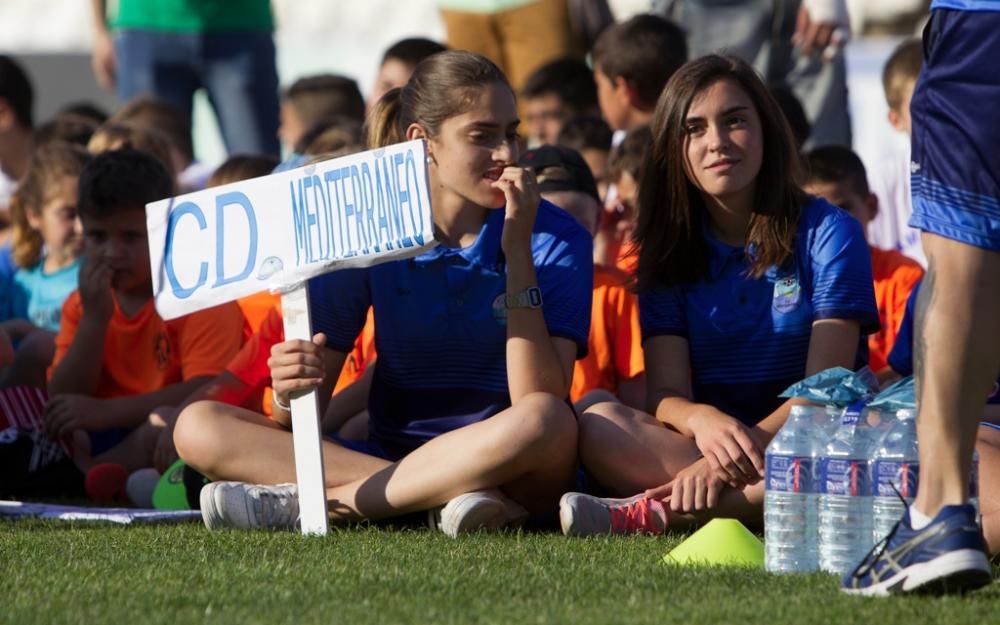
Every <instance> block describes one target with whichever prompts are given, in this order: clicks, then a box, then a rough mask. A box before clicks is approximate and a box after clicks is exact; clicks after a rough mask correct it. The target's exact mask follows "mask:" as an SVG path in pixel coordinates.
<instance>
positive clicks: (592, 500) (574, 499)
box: [559, 493, 667, 536]
mask: <svg viewBox="0 0 1000 625" xmlns="http://www.w3.org/2000/svg"><path fill="white" fill-rule="evenodd" d="M559 523H560V525H562V531H563V534H565V535H566V536H599V535H604V534H655V535H659V534H662V533H663V532H664V530H666V529H667V511H666V509H665V508H664V507H663V502H662V501H657V500H655V499H649V498H647V497H645V496H644V495H636V496H635V497H629V498H628V499H610V498H601V497H593V496H591V495H584V494H583V493H566V494H565V495H563V496H562V499H560V500H559Z"/></svg>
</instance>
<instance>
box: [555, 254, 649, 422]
mask: <svg viewBox="0 0 1000 625" xmlns="http://www.w3.org/2000/svg"><path fill="white" fill-rule="evenodd" d="M626 279H627V277H626V276H625V274H623V273H622V272H620V271H618V270H615V269H608V268H605V267H600V266H596V267H594V297H593V311H592V313H591V320H590V337H589V338H588V340H587V344H588V352H587V356H586V358H583V359H582V360H577V361H576V364H575V365H574V367H573V385H572V387H571V388H570V395H569V396H570V399H571V400H572V401H574V402H575V401H577V400H579V399H580V398H581V397H583V396H584V395H586V394H587V393H589V392H590V391H592V390H594V389H605V390H607V391H610V392H611V393H614V394H617V393H618V381H619V380H627V379H630V378H634V377H635V376H637V375H640V374H641V373H643V372H644V371H645V364H644V363H643V354H642V332H641V331H640V329H639V306H638V302H637V298H636V296H635V293H632V292H631V291H629V290H628V288H626V287H625V286H624V283H625V280H626Z"/></svg>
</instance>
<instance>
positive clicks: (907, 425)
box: [872, 408, 920, 543]
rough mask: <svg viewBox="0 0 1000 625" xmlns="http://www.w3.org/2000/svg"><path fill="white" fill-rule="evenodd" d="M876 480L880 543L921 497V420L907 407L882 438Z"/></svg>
mask: <svg viewBox="0 0 1000 625" xmlns="http://www.w3.org/2000/svg"><path fill="white" fill-rule="evenodd" d="M872 477H873V479H874V480H875V498H874V500H873V502H872V524H873V528H874V529H873V538H874V542H876V543H877V542H879V541H880V540H882V539H883V538H885V537H886V536H887V535H888V534H889V532H890V531H892V528H893V526H894V525H895V524H896V522H897V521H899V520H900V519H901V518H903V513H904V512H905V510H906V507H907V506H909V505H910V504H911V503H913V498H914V497H916V495H917V484H918V479H919V477H920V456H919V454H918V453H917V421H916V414H915V413H914V411H913V410H908V409H905V408H904V409H902V410H898V411H896V422H895V423H894V424H893V425H892V427H890V428H889V430H888V432H886V434H885V436H883V437H882V441H881V443H880V444H879V445H878V447H877V449H876V451H875V457H874V467H873V469H872ZM900 497H902V498H903V500H905V502H904V501H902V500H900Z"/></svg>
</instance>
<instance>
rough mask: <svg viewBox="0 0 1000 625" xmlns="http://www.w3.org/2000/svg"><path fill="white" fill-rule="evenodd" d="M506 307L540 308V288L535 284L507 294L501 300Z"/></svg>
mask: <svg viewBox="0 0 1000 625" xmlns="http://www.w3.org/2000/svg"><path fill="white" fill-rule="evenodd" d="M503 304H504V307H506V308H508V309H509V308H541V307H542V290H541V289H540V288H538V287H537V286H532V287H528V288H526V289H524V290H523V291H521V292H520V293H516V294H514V295H507V296H505V297H504V301H503Z"/></svg>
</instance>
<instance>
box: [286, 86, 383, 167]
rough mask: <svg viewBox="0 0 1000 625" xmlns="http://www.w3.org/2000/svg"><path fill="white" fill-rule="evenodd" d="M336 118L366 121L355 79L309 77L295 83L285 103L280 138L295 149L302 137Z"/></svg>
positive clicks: (362, 101)
mask: <svg viewBox="0 0 1000 625" xmlns="http://www.w3.org/2000/svg"><path fill="white" fill-rule="evenodd" d="M334 117H346V118H348V119H353V120H355V121H358V122H364V120H365V100H364V98H362V97H361V91H360V90H359V89H358V83H356V82H355V81H354V79H353V78H348V77H347V76H340V75H337V74H318V75H316V76H306V77H305V78H300V79H298V80H296V81H295V82H294V83H292V86H291V87H289V88H288V90H287V91H286V92H285V96H284V98H282V101H281V126H280V127H279V128H278V136H279V137H281V141H282V143H284V145H285V146H286V147H287V148H288V149H289V150H292V149H294V148H295V146H296V145H298V143H299V140H300V139H301V138H302V134H303V133H305V132H306V131H307V130H309V129H310V128H312V127H313V126H314V125H315V124H317V123H319V122H321V121H323V120H325V119H330V118H334Z"/></svg>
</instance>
